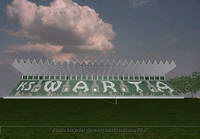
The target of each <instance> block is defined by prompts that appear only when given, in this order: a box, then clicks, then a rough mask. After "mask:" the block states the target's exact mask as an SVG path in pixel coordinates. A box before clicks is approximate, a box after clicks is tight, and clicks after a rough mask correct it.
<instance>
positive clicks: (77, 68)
mask: <svg viewBox="0 0 200 139" xmlns="http://www.w3.org/2000/svg"><path fill="white" fill-rule="evenodd" d="M13 66H14V67H15V68H16V69H17V70H18V71H19V72H21V74H22V77H21V80H20V81H19V83H18V84H17V86H16V88H15V89H14V90H13V91H12V92H11V94H10V96H13V97H63V98H113V97H116V98H133V97H176V96H177V93H176V91H174V90H173V88H171V87H170V84H169V83H168V81H167V78H166V74H167V73H168V72H170V71H172V70H173V69H174V68H175V67H176V64H175V63H174V61H171V62H168V61H165V62H163V61H159V62H157V61H147V62H145V61H133V60H130V61H127V60H123V61H121V60H117V61H116V60H107V61H103V60H102V61H101V60H99V61H88V60H82V61H70V62H63V63H61V62H56V61H50V60H38V61H37V60H29V59H28V60H23V59H21V60H15V61H14V62H13Z"/></svg>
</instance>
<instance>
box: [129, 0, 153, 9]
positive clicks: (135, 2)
mask: <svg viewBox="0 0 200 139" xmlns="http://www.w3.org/2000/svg"><path fill="white" fill-rule="evenodd" d="M153 1H155V0H129V3H130V5H131V6H132V7H133V8H141V7H143V6H145V5H148V4H150V3H152V2H153Z"/></svg>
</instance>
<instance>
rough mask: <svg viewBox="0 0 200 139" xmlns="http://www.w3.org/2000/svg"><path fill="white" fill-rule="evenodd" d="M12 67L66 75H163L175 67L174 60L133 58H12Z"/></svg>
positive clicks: (34, 71)
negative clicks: (104, 59)
mask: <svg viewBox="0 0 200 139" xmlns="http://www.w3.org/2000/svg"><path fill="white" fill-rule="evenodd" d="M12 65H13V67H15V68H16V69H17V70H18V71H20V72H21V73H22V75H67V76H81V75H93V76H96V75H98V76H165V75H166V74H167V73H168V72H170V71H171V70H173V69H174V68H175V67H176V64H175V62H174V61H173V60H172V61H171V62H169V61H165V62H163V61H162V60H161V61H156V60H155V61H150V60H149V61H144V60H143V61H138V60H136V61H133V60H129V61H128V60H106V61H103V60H98V61H97V60H95V61H89V60H82V61H78V60H75V61H70V62H62V63H61V62H56V61H50V60H35V59H33V60H29V59H27V60H24V59H20V60H14V62H13V64H12Z"/></svg>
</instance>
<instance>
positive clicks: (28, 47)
mask: <svg viewBox="0 0 200 139" xmlns="http://www.w3.org/2000/svg"><path fill="white" fill-rule="evenodd" d="M63 48H64V46H61V45H52V44H48V43H44V44H41V43H27V44H25V45H18V46H12V47H11V48H10V50H9V51H7V53H19V52H38V53H40V54H42V55H43V56H46V57H47V58H49V59H53V60H56V61H60V62H62V61H69V60H71V59H74V58H75V57H76V56H75V55H74V54H73V53H66V52H65V53H64V52H62V50H63Z"/></svg>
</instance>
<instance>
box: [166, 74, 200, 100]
mask: <svg viewBox="0 0 200 139" xmlns="http://www.w3.org/2000/svg"><path fill="white" fill-rule="evenodd" d="M169 81H170V84H171V86H172V87H173V88H174V89H175V90H176V91H177V92H178V93H191V94H192V97H193V96H194V94H195V93H197V92H200V72H193V73H192V74H191V75H188V76H179V77H175V78H173V79H170V80H169Z"/></svg>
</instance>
